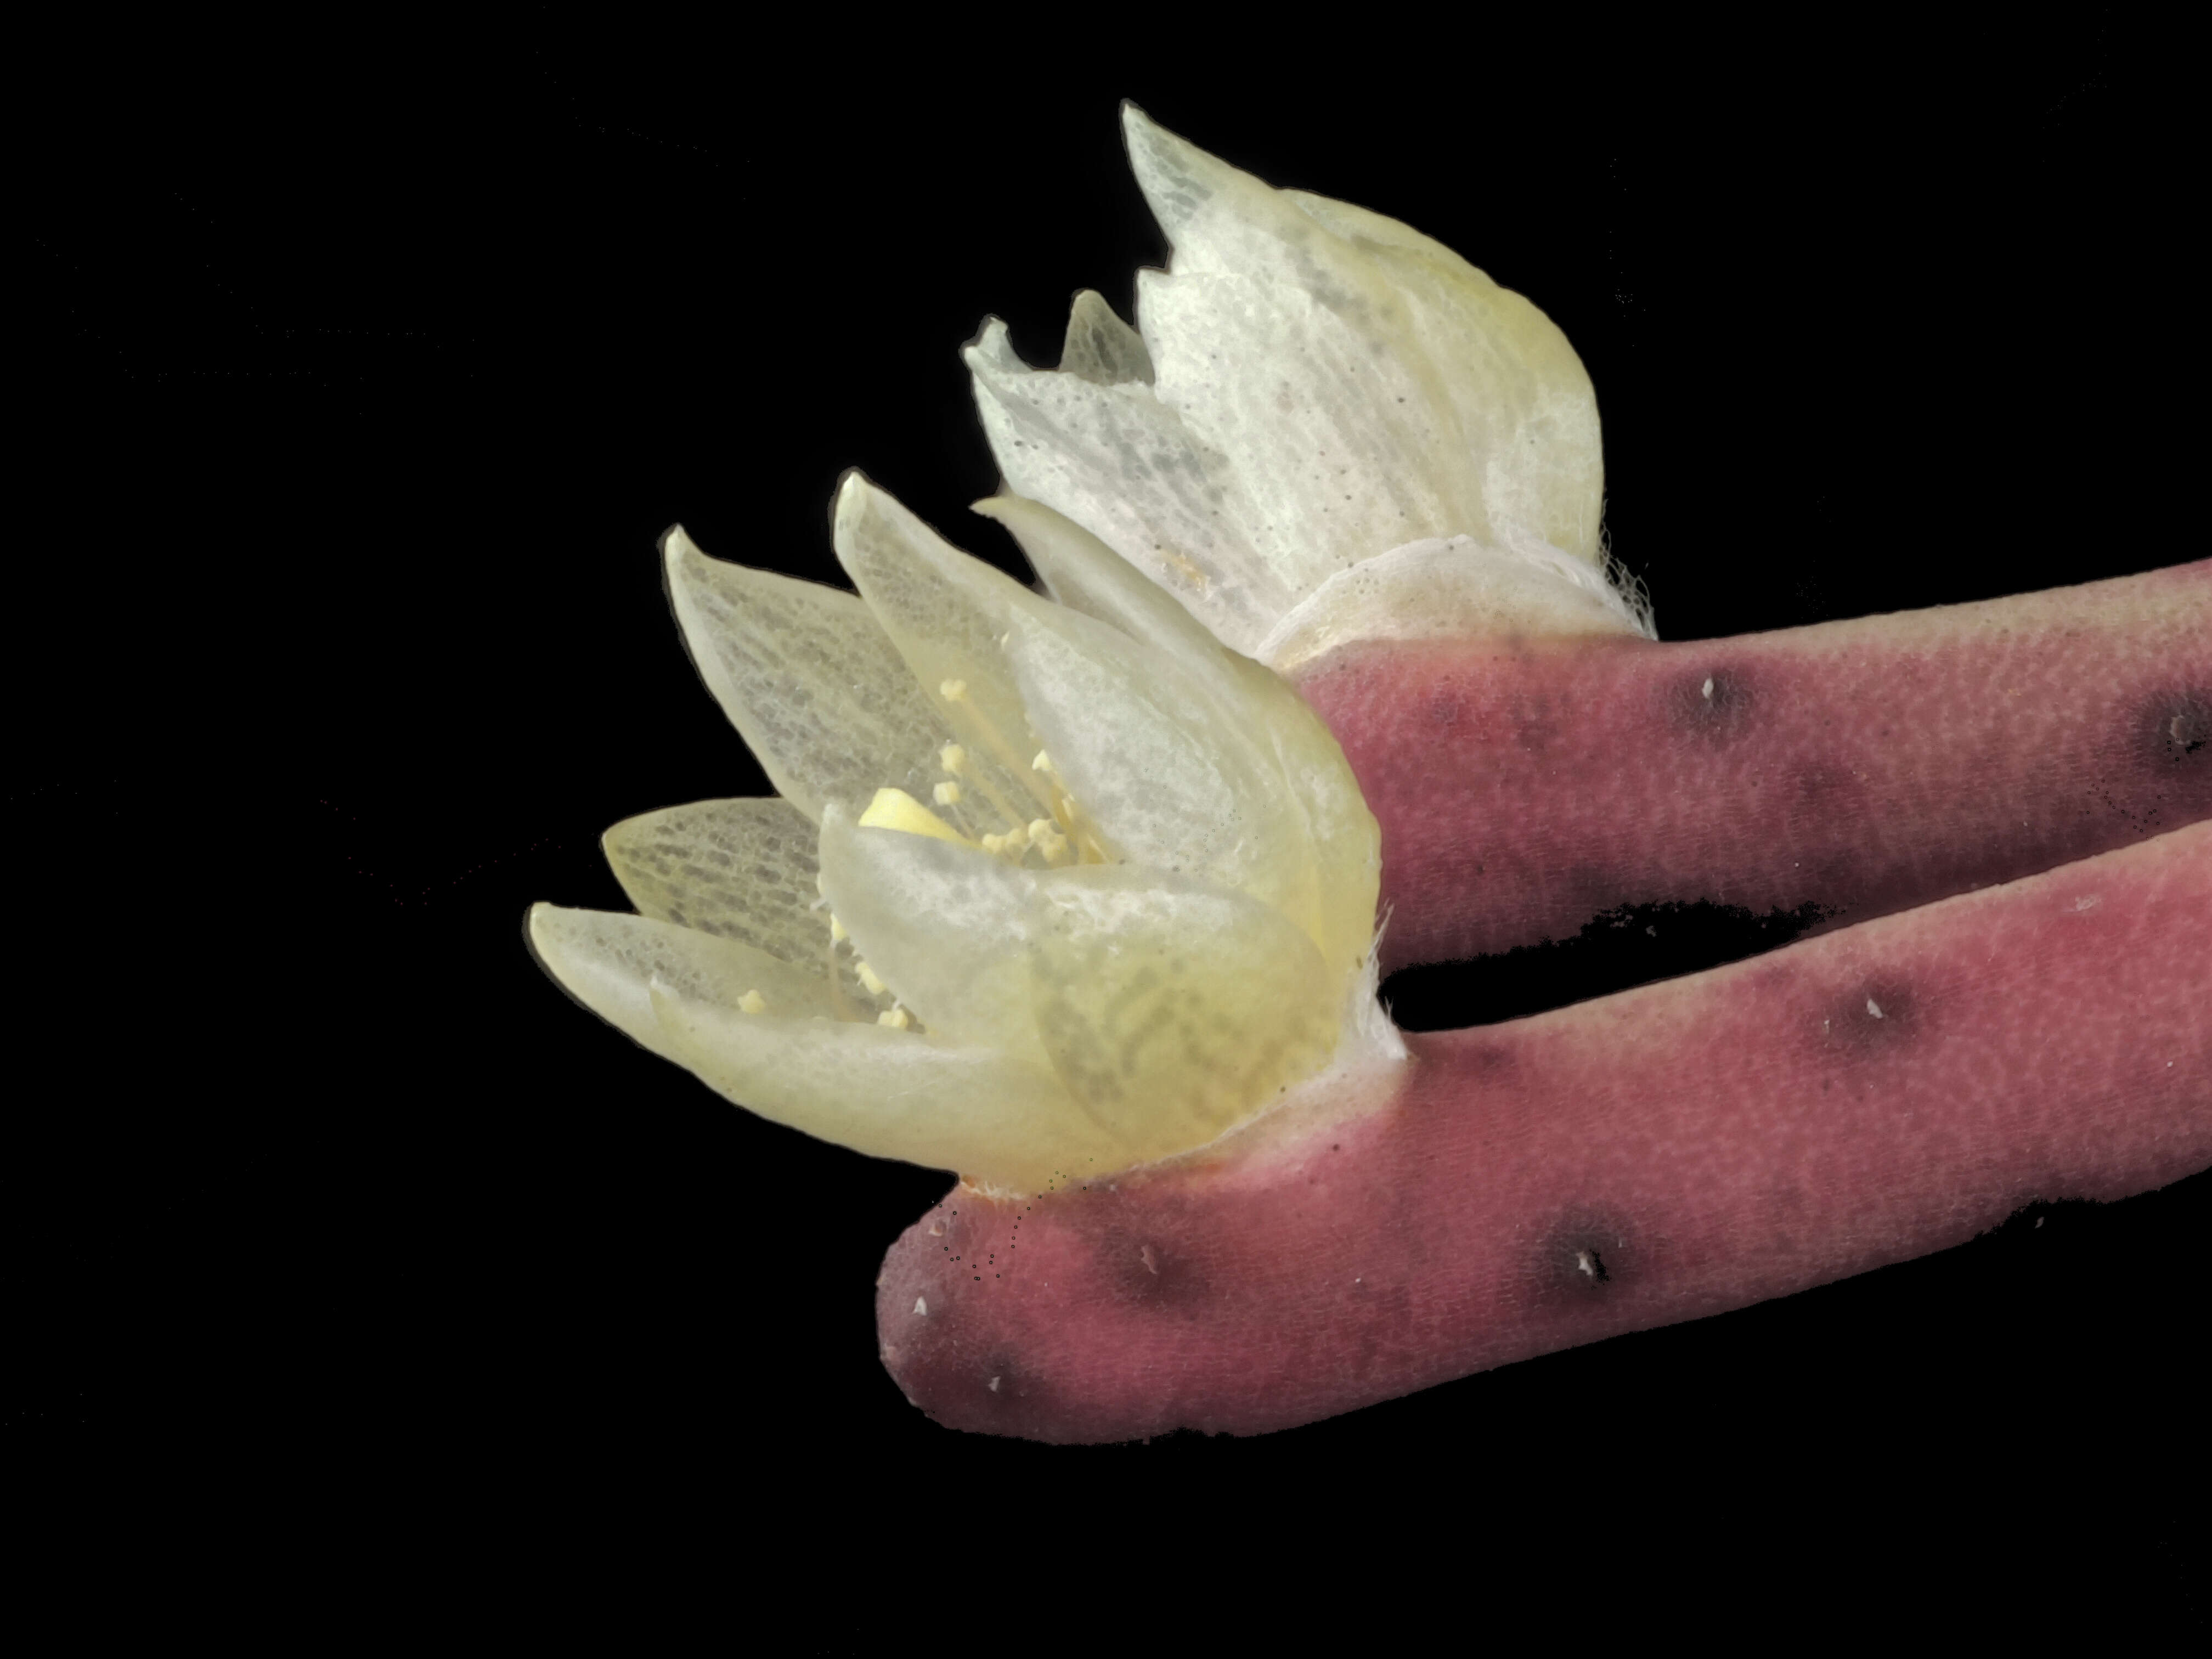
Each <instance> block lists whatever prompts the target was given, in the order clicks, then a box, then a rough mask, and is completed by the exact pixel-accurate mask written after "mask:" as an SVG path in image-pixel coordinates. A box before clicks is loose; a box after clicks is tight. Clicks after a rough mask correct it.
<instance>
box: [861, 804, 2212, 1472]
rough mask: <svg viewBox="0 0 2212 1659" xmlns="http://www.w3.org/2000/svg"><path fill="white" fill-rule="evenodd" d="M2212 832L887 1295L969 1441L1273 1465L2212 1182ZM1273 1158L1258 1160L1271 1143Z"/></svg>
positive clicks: (1293, 1137)
mask: <svg viewBox="0 0 2212 1659" xmlns="http://www.w3.org/2000/svg"><path fill="white" fill-rule="evenodd" d="M2208 939H2212V825H2208V824H2199V825H2195V826H2192V827H2191V828H2188V829H2181V830H2178V831H2174V832H2172V833H2170V834H2167V835H2164V836H2158V837H2156V838H2154V839H2152V840H2149V841H2147V842H2142V843H2141V844H2140V845H2137V846H2135V847H2131V848H2126V849H2124V850H2122V851H2119V852H2115V853H2110V854H2104V855H2103V856H2101V857H2098V858H2093V859H2090V860H2084V861H2082V862H2080V863H2075V864H2070V865H2068V866H2064V867H2063V868H2060V869H2057V870H2054V871H2051V872H2046V873H2045V874H2042V875H2039V876H2036V877H2033V878H2029V879H2027V880H2024V881H2021V882H2017V883H2014V884H2008V885H2005V886H2001V887H1997V888H1993V889H1990V890H1987V891H1984V892H1979V893H1973V894H1969V895H1966V896H1960V897H1957V898H1954V899H1950V900H1947V901H1945V902H1941V903H1937V904H1933V905H1929V906H1925V907H1923V908H1919V909H1916V910H1911V911H1907V912H1905V914H1903V915H1895V916H1890V917H1887V918H1883V919H1881V920H1879V921H1870V922H1866V923H1863V924H1861V925H1859V926H1857V927H1849V928H1845V929H1842V930H1840V931H1838V932H1836V933H1830V934H1827V935H1825V936H1824V937H1822V938H1820V939H1809V940H1805V941H1802V942H1800V943H1798V944H1796V945H1790V946H1788V947H1786V948H1785V949H1783V950H1781V951H1776V952H1774V953H1772V954H1771V955H1768V956H1764V957H1759V958H1757V959H1755V960H1753V961H1750V962H1745V963H1736V964H1734V965H1732V966H1729V967H1725V968H1721V969H1714V970H1711V971H1710V972H1707V973H1703V974H1698V975H1692V976H1690V977H1687V978H1684V979H1679V980H1674V981H1668V982H1666V983H1663V984H1659V985H1653V986H1648V987H1643V988H1641V989H1638V990H1635V991H1632V992H1628V993H1626V994H1621V995H1618V996H1613V997H1607V998H1603V999H1601V1000H1596V1001H1593V1002H1588V1003H1584V1004H1582V1005H1579V1006H1575V1007H1571V1008H1567V1009H1563V1010H1560V1011H1558V1012H1553V1013H1547V1014H1542V1015H1539V1016H1537V1017H1535V1018H1528V1019H1522V1020H1518V1021H1515V1022H1513V1023H1511V1024H1504V1025H1498V1026H1493V1027H1488V1028H1484V1029H1480V1030H1467V1031H1458V1032H1450V1033H1443V1034H1437V1035H1429V1036H1409V1037H1408V1039H1407V1041H1408V1043H1409V1045H1410V1046H1411V1048H1412V1050H1413V1060H1412V1061H1411V1062H1410V1063H1409V1064H1408V1065H1407V1066H1402V1067H1400V1068H1397V1071H1396V1073H1395V1079H1396V1080H1395V1081H1394V1082H1393V1083H1392V1084H1391V1085H1390V1086H1389V1088H1388V1089H1387V1090H1386V1091H1385V1094H1386V1096H1387V1097H1385V1098H1382V1099H1377V1100H1374V1101H1368V1102H1352V1103H1339V1108H1338V1109H1335V1110H1334V1112H1333V1113H1332V1112H1323V1113H1321V1114H1319V1115H1313V1114H1308V1115H1304V1116H1301V1115H1299V1114H1298V1113H1297V1112H1296V1111H1285V1113H1283V1114H1280V1115H1277V1116H1274V1117H1271V1118H1268V1119H1263V1120H1262V1121H1261V1122H1260V1123H1259V1124H1257V1125H1255V1126H1254V1127H1253V1128H1251V1129H1249V1130H1247V1131H1245V1132H1243V1134H1242V1135H1241V1136H1240V1137H1232V1138H1231V1141H1230V1142H1229V1143H1225V1145H1224V1146H1222V1147H1220V1148H1218V1149H1217V1150H1216V1152H1214V1153H1213V1154H1212V1155H1211V1156H1201V1157H1197V1158H1192V1159H1189V1160H1185V1161H1183V1162H1181V1163H1178V1164H1168V1165H1161V1166H1155V1167H1154V1168H1153V1169H1152V1170H1143V1171H1138V1172H1134V1173H1133V1174H1132V1175H1129V1176H1123V1177H1121V1179H1120V1180H1119V1182H1116V1183H1114V1184H1112V1185H1109V1186H1105V1187H1102V1188H1091V1189H1087V1190H1074V1191H1067V1192H1062V1193H1058V1194H1048V1195H1045V1196H1044V1197H1042V1198H1039V1199H1036V1200H1029V1201H1026V1202H1018V1203H1006V1204H1000V1203H995V1202H994V1201H992V1200H988V1199H986V1198H984V1197H982V1196H981V1195H980V1194H976V1193H975V1192H974V1191H972V1190H970V1189H968V1188H957V1189H956V1190H955V1191H954V1192H953V1193H952V1194H951V1195H949V1196H948V1197H947V1198H946V1200H945V1202H944V1203H943V1204H942V1205H940V1206H939V1207H938V1208H937V1209H935V1210H933V1211H932V1212H930V1213H929V1214H928V1215H927V1216H925V1217H923V1218H922V1219H921V1221H920V1222H918V1223H917V1224H916V1225H915V1226H914V1227H913V1228H911V1229H909V1230H908V1232H907V1233H906V1234H905V1235H904V1236H903V1237H902V1238H900V1240H899V1241H898V1242H897V1243H896V1244H895V1245H894V1246H893V1247H892V1249H891V1250H890V1255H889V1256H888V1258H887V1259H886V1260H885V1261H884V1271H883V1273H882V1276H881V1278H880V1279H878V1304H877V1316H878V1324H879V1329H880V1334H881V1340H882V1345H883V1354H884V1363H885V1364H886V1365H887V1366H888V1367H889V1368H890V1371H891V1373H892V1375H893V1376H894V1377H895V1378H896V1380H897V1382H898V1383H899V1386H900V1387H901V1388H902V1389H904V1390H905V1391H906V1394H907V1395H908V1398H909V1399H910V1400H912V1401H914V1402H915V1404H916V1405H918V1406H920V1407H921V1408H922V1409H923V1410H924V1411H926V1412H927V1413H929V1414H930V1415H931V1416H933V1417H934V1418H936V1419H938V1420H939V1421H940V1422H942V1423H945V1424H946V1425H951V1426H953V1427H957V1428H962V1429H969V1430H976V1431H984V1432H988V1433H996V1434H1006V1435H1020V1436H1025V1437H1031V1438H1036V1439H1040V1440H1048V1441H1075V1442H1085V1441H1112V1440H1121V1439H1127V1438H1132V1437H1140V1436H1146V1435H1152V1434H1158V1433H1162V1432H1165V1431H1170V1430H1173V1429H1176V1428H1191V1429H1200V1430H1205V1431H1213V1432H1220V1431H1227V1432H1231V1433H1240V1434H1253V1433H1260V1432H1263V1431H1269V1430H1274V1429H1282V1428H1288V1427H1291V1426H1292V1425H1297V1424H1301V1423H1308V1422H1312V1421H1314V1420H1316V1419H1321V1418H1324V1417H1328V1416H1331V1415H1334V1414H1335V1413H1340V1412H1345V1411H1349V1410H1352V1409H1353V1408H1355V1407H1360V1406H1364V1405H1368V1404H1370V1403H1373V1402H1375V1401H1381V1400H1386V1399H1389V1398H1392V1397H1394V1396H1396V1395H1402V1394H1407V1393H1410V1392H1412V1391H1413V1390H1415V1389H1422V1388H1425V1387H1428V1386H1430V1385H1431V1384H1434V1383H1442V1382H1444V1381H1446V1380H1448V1379H1450V1378H1453V1377H1458V1376H1465V1375H1467V1374H1468V1373H1469V1372H1473V1371H1478V1370H1485V1369H1486V1368H1488V1367H1491V1366H1495V1365H1502V1364H1507V1363H1509V1362H1510V1361H1513V1360H1516V1359H1523V1358H1529V1357H1531V1356H1533V1355H1536V1354H1541V1353H1545V1352H1551V1351H1553V1350H1555V1349H1559V1348H1564V1347H1567V1346H1572V1345H1575V1344H1577V1343H1583V1342H1590V1341H1595V1340H1598V1339H1600V1338H1602V1337H1607V1336H1611V1335H1614V1334H1619V1333H1621V1332H1626V1331H1633V1330H1639V1329H1644V1328H1650V1327H1652V1326H1657V1325H1664V1324H1670V1323H1674V1322H1678V1321H1681V1320H1686V1319H1695V1318H1699V1317H1701V1316H1705V1315H1707V1314H1715V1313H1719V1312H1722V1311H1723V1310H1727V1309H1731V1308H1739V1307H1742V1306H1745V1305H1747V1304H1751V1303H1754V1302H1759V1301H1763V1300H1765V1299H1766V1298H1768V1297H1778V1296H1786V1295H1788V1294H1790V1292H1792V1291H1799V1290H1802V1289H1805V1288H1806V1287H1808V1286H1810V1285H1819V1284H1822V1283H1825V1282H1826V1281H1829V1280H1832V1279H1841V1278H1844V1277H1845V1276H1846V1275H1849V1274H1851V1273H1863V1272H1864V1271H1866V1270H1867V1269H1869V1268H1872V1267H1880V1266H1882V1265H1883V1264H1885V1263H1888V1262H1893V1261H1903V1260H1905V1259H1907V1258H1909V1257H1912V1256H1917V1255H1924V1254H1926V1253H1928V1252H1929V1251H1932V1250H1939V1249H1944V1248H1946V1247H1948V1246H1950V1245H1953V1244H1957V1243H1962V1242H1964V1241H1965V1240H1966V1239H1968V1238H1971V1237H1973V1236H1974V1235H1975V1234H1976V1233H1978V1232H1980V1231H1984V1230H1986V1229H1988V1228H1990V1227H1993V1226H1995V1225H1997V1224H1998V1223H2000V1222H2002V1220H2003V1219H2004V1218H2006V1217H2007V1216H2008V1215H2009V1214H2011V1213H2012V1212H2015V1210H2017V1209H2019V1208H2020V1207H2021V1206H2023V1205H2025V1204H2027V1203H2029V1202H2031V1201H2033V1200H2054V1199H2061V1198H2088V1199H2099V1200H2111V1199H2117V1198H2120V1197H2123V1196H2125V1195H2128V1194H2133V1193H2137V1192H2142V1191H2144V1190H2146V1189H2148V1188H2154V1187H2158V1186H2160V1185H2163V1184H2165V1183H2166V1182H2171V1181H2173V1180H2176V1179H2179V1177H2181V1176H2185V1175H2188V1174H2191V1172H2193V1171H2195V1170H2201V1169H2203V1168H2204V1167H2206V1165H2207V1164H2212V1018H2207V1016H2206V1012H2205V1011H2206V1010H2207V1009H2208V1008H2212V949H2208V948H2207V945H2206V940H2208ZM1240 1142H1241V1144H1240Z"/></svg>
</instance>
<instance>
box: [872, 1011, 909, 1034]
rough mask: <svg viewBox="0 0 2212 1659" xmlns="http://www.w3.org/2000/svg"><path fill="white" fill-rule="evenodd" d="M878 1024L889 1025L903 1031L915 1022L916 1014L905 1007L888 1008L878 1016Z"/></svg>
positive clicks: (895, 1029) (892, 1028) (893, 1028)
mask: <svg viewBox="0 0 2212 1659" xmlns="http://www.w3.org/2000/svg"><path fill="white" fill-rule="evenodd" d="M876 1024H878V1025H888V1026H890V1028H891V1030H894V1031H903V1030H906V1029H907V1028H908V1026H910V1025H912V1024H914V1016H913V1015H911V1014H909V1013H908V1012H907V1011H906V1010H905V1009H903V1008H886V1009H885V1010H884V1012H882V1013H880V1014H878V1015H877V1016H876Z"/></svg>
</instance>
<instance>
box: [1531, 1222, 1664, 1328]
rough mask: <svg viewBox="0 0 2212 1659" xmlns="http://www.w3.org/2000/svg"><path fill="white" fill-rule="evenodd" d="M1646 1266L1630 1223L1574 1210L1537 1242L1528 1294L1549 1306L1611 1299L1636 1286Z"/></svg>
mask: <svg viewBox="0 0 2212 1659" xmlns="http://www.w3.org/2000/svg"><path fill="white" fill-rule="evenodd" d="M1643 1267H1644V1262H1643V1260H1642V1255H1641V1253H1640V1252H1639V1251H1638V1249H1636V1247H1635V1246H1634V1244H1632V1243H1631V1241H1630V1238H1629V1232H1628V1226H1627V1224H1626V1221H1624V1220H1623V1219H1622V1218H1620V1216H1617V1215H1615V1214H1613V1213H1612V1212H1609V1211H1605V1210H1596V1209H1583V1210H1576V1211H1571V1212H1569V1213H1568V1214H1566V1215H1565V1216H1562V1217H1561V1218H1559V1221H1557V1222H1556V1223H1555V1224H1554V1225H1553V1226H1552V1227H1550V1228H1549V1229H1547V1231H1545V1232H1544V1234H1543V1235H1542V1236H1541V1237H1540V1238H1539V1239H1538V1240H1537V1243H1536V1250H1535V1257H1534V1261H1531V1262H1530V1263H1529V1284H1528V1290H1529V1291H1530V1293H1531V1295H1532V1297H1534V1299H1535V1300H1537V1301H1540V1302H1545V1303H1551V1304H1558V1303H1561V1302H1568V1303H1579V1302H1586V1301H1589V1300H1592V1299H1595V1298H1598V1297H1613V1296H1617V1295H1619V1294H1620V1291H1622V1290H1623V1289H1624V1288H1626V1287H1627V1286H1629V1285H1633V1284H1635V1283H1636V1282H1637V1281H1638V1279H1639V1278H1640V1277H1641V1276H1642V1270H1643Z"/></svg>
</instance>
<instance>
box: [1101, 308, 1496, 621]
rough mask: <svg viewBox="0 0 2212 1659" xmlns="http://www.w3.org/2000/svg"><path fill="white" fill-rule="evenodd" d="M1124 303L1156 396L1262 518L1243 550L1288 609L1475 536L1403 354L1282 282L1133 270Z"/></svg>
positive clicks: (1450, 449) (1441, 422)
mask: <svg viewBox="0 0 2212 1659" xmlns="http://www.w3.org/2000/svg"><path fill="white" fill-rule="evenodd" d="M1138 303H1139V313H1140V314H1141V315H1142V316H1143V318H1144V321H1145V326H1146V330H1147V331H1150V332H1151V333H1152V337H1154V338H1155V339H1156V340H1157V341H1158V343H1159V351H1158V357H1157V359H1156V361H1157V362H1158V381H1157V383H1156V385H1155V386H1154V392H1155V394H1156V395H1157V396H1158V398H1159V399H1160V401H1161V402H1162V403H1164V404H1166V405H1167V406H1168V407H1169V408H1170V409H1172V410H1175V411H1176V414H1178V415H1180V416H1182V422H1183V425H1184V427H1185V428H1186V429H1187V430H1188V432H1189V433H1190V434H1191V435H1192V436H1193V437H1194V439H1196V440H1197V441H1198V442H1199V443H1200V444H1201V445H1203V446H1205V447H1206V449H1208V450H1209V451H1211V452H1212V453H1218V454H1220V455H1222V456H1224V457H1225V458H1226V459H1228V461H1229V464H1230V465H1231V466H1232V467H1233V468H1235V469H1236V473H1237V481H1238V483H1240V484H1241V485H1242V486H1243V492H1244V497H1245V499H1248V500H1249V501H1254V502H1255V503H1258V504H1261V507H1263V514H1262V516H1261V517H1260V518H1259V519H1257V520H1253V521H1250V522H1248V523H1246V524H1244V525H1243V526H1241V528H1242V530H1243V539H1244V540H1245V541H1246V542H1247V543H1248V544H1250V545H1251V546H1253V547H1254V548H1255V549H1257V550H1259V551H1260V552H1261V554H1262V555H1263V556H1265V557H1266V558H1267V561H1268V562H1269V563H1270V564H1271V565H1272V566H1273V568H1274V569H1275V570H1276V571H1278V572H1279V573H1280V574H1282V575H1283V577H1284V578H1285V583H1286V585H1287V586H1289V587H1290V588H1291V590H1292V591H1293V592H1295V593H1297V595H1298V596H1299V597H1301V598H1303V597H1304V595H1305V594H1307V593H1310V592H1312V591H1313V590H1314V589H1315V588H1316V587H1317V586H1320V585H1321V584H1322V582H1324V581H1326V580H1328V578H1329V577H1331V576H1333V575H1334V574H1337V573H1338V572H1339V571H1340V570H1344V569H1346V568H1349V567H1350V566H1352V565H1353V564H1355V563H1357V562H1358V561H1360V560H1362V559H1365V558H1370V557H1372V556H1374V555H1376V554H1377V553H1380V552H1383V550H1386V549H1389V548H1392V547H1396V546H1398V545H1400V544H1402V543H1405V542H1409V541H1413V540H1415V539H1417V538H1421V537H1425V536H1441V535H1451V534H1455V533H1457V532H1469V533H1473V534H1475V535H1478V536H1481V535H1484V533H1485V532H1486V531H1487V530H1488V527H1489V526H1488V524H1487V522H1486V520H1484V519H1483V517H1482V516H1481V515H1482V503H1481V499H1480V494H1479V491H1478V490H1477V489H1476V488H1474V484H1475V480H1474V479H1473V478H1471V477H1470V478H1465V479H1456V478H1453V477H1449V476H1448V475H1449V473H1450V472H1451V471H1452V470H1453V469H1452V467H1451V465H1450V458H1453V457H1455V456H1457V455H1458V454H1459V453H1461V448H1462V437H1461V434H1460V431H1459V423H1458V422H1457V420H1456V419H1455V417H1454V416H1453V415H1452V413H1451V410H1450V409H1449V405H1448V404H1444V403H1443V401H1442V400H1441V399H1440V398H1437V397H1436V396H1435V395H1434V391H1435V389H1434V388H1433V387H1432V386H1431V385H1430V384H1428V383H1426V382H1427V380H1429V379H1431V378H1432V377H1425V376H1424V375H1423V374H1419V372H1417V371H1418V369H1419V368H1420V367H1421V364H1420V360H1419V358H1418V357H1417V356H1415V355H1414V354H1413V353H1411V352H1409V351H1407V350H1404V349H1397V348H1396V346H1395V342H1392V341H1389V340H1388V339H1378V338H1377V337H1376V336H1375V335H1374V334H1372V333H1367V332H1363V331H1360V330H1358V329H1356V328H1354V327H1352V325H1349V324H1347V323H1346V320H1345V319H1344V318H1342V317H1341V316H1340V315H1339V314H1338V313H1336V312H1335V311H1334V310H1331V309H1330V308H1329V307H1327V306H1325V305H1323V304H1322V303H1321V302H1320V301H1317V300H1316V299H1315V297H1314V296H1313V295H1311V294H1310V293H1308V292H1306V291H1305V290H1304V289H1299V288H1297V287H1294V286H1292V285H1291V284H1289V283H1277V282H1267V281H1261V280H1259V279H1255V278H1253V277H1249V276H1164V275H1162V274H1160V273H1159V272H1157V271H1146V272H1145V273H1144V274H1143V275H1142V276H1140V277H1139V302H1138ZM1458 485H1464V486H1465V487H1464V488H1455V487H1454V486H1458Z"/></svg>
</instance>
